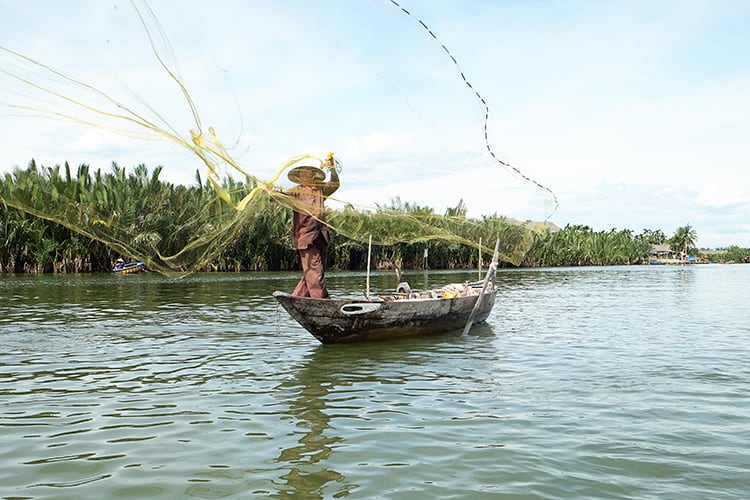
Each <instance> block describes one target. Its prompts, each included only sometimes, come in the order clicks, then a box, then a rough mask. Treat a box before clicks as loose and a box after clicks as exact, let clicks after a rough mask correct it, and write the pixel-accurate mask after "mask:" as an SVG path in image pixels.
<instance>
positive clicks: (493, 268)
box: [462, 237, 500, 335]
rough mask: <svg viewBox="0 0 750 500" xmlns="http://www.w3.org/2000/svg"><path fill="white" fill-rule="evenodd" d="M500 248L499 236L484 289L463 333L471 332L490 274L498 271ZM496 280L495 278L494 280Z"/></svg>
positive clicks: (485, 278) (485, 277)
mask: <svg viewBox="0 0 750 500" xmlns="http://www.w3.org/2000/svg"><path fill="white" fill-rule="evenodd" d="M499 248H500V238H499V237H498V238H497V241H496V242H495V252H494V253H493V254H492V263H491V264H490V267H489V269H487V274H486V275H485V276H484V283H482V291H481V292H480V293H479V297H477V301H476V302H475V303H474V309H472V310H471V314H470V315H469V320H468V321H467V322H466V326H465V327H464V331H463V334H462V335H466V334H467V333H469V330H471V325H472V324H473V323H474V318H475V317H476V315H477V311H479V308H480V307H482V303H484V295H485V292H486V291H487V285H489V283H490V276H494V275H495V273H496V272H497V258H498V255H497V252H498V249H499ZM493 281H494V280H493Z"/></svg>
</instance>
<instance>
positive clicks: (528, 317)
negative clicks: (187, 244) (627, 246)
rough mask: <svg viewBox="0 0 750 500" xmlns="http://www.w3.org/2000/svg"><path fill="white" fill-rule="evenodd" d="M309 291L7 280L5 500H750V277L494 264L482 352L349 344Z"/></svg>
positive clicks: (458, 346) (354, 283)
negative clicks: (303, 318) (297, 310)
mask: <svg viewBox="0 0 750 500" xmlns="http://www.w3.org/2000/svg"><path fill="white" fill-rule="evenodd" d="M475 277H476V273H466V272H463V273H462V272H430V273H429V274H424V273H422V272H413V273H411V274H408V273H407V275H406V276H405V278H406V279H408V280H409V282H410V283H411V285H412V288H423V287H425V286H427V285H439V284H441V283H445V282H455V281H462V280H464V279H474V278H475ZM372 279H373V284H372V285H371V286H373V288H374V289H375V290H378V287H380V289H381V290H385V289H391V288H393V287H394V286H395V284H396V278H395V276H392V275H390V274H377V275H374V276H373V277H372ZM296 280H297V276H296V275H293V274H201V275H193V276H190V277H187V278H183V279H181V280H174V279H169V278H165V277H162V276H159V275H155V274H143V275H131V276H109V275H89V276H8V275H0V342H1V345H2V353H0V498H5V499H8V498H30V499H31V498H33V499H47V498H108V499H110V498H111V499H118V498H138V499H141V498H185V497H196V498H232V497H233V498H267V497H276V498H343V497H349V498H389V499H390V498H418V497H432V498H472V499H473V498H503V497H507V498H660V499H661V498H679V499H685V498H695V499H704V498H712V499H717V498H748V497H750V479H749V478H750V381H749V380H750V363H748V360H750V307H749V306H748V291H749V290H750V266H745V265H733V266H719V265H695V266H684V267H678V266H675V267H672V266H632V267H610V268H580V269H543V270H501V271H500V273H499V275H498V284H499V287H500V291H499V294H498V300H497V302H496V306H495V309H494V311H493V313H492V315H491V316H490V318H489V319H488V321H487V322H486V323H485V324H483V325H478V326H476V327H474V328H473V329H472V330H471V332H470V333H469V334H468V335H465V336H462V335H461V332H453V333H447V334H441V335H438V336H434V337H429V338H416V339H408V340H401V341H387V342H382V343H372V344H359V345H344V346H322V345H320V344H319V343H318V342H317V341H316V340H315V339H314V338H313V337H312V336H310V335H309V334H307V333H306V332H305V331H304V330H302V329H301V327H299V326H298V325H297V324H296V323H294V322H293V320H291V318H289V316H287V314H286V313H285V312H284V311H283V310H282V311H280V310H278V308H277V306H276V304H275V302H274V301H273V299H272V298H271V296H270V294H271V292H272V291H273V290H276V289H280V290H290V289H291V288H292V287H293V286H294V284H295V283H296ZM364 282H365V280H364V277H363V276H362V275H361V274H350V273H339V274H336V273H333V274H331V275H330V276H329V288H330V289H331V292H332V293H333V294H334V295H344V294H346V295H352V294H357V293H359V291H360V290H362V289H363V288H364V287H365V283H364Z"/></svg>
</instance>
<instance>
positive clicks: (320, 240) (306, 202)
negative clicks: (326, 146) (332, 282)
mask: <svg viewBox="0 0 750 500" xmlns="http://www.w3.org/2000/svg"><path fill="white" fill-rule="evenodd" d="M324 166H325V167H326V168H327V169H328V172H329V173H330V176H331V178H330V180H329V181H327V182H326V181H325V179H326V174H325V172H324V171H323V170H322V169H320V168H319V167H318V166H312V165H299V166H297V167H295V168H293V169H292V170H291V171H290V172H289V174H288V175H287V177H288V178H289V180H290V181H292V182H294V183H295V184H297V186H295V187H294V188H292V189H291V190H289V191H284V192H283V194H285V195H287V196H290V197H292V198H293V200H294V201H293V202H292V206H293V208H294V249H295V250H297V251H299V256H300V261H301V263H302V279H300V280H299V283H297V286H296V288H295V289H294V291H293V292H292V295H295V296H297V297H313V298H317V299H327V298H330V295H329V294H328V289H327V288H326V280H325V271H326V268H327V259H328V242H329V241H330V235H329V233H328V226H326V224H325V213H324V212H325V208H324V205H323V203H324V201H325V199H326V198H328V197H329V196H331V195H332V194H333V193H334V192H335V191H336V190H337V189H338V188H339V186H340V183H339V176H338V173H337V172H336V164H335V160H334V157H333V153H329V154H328V157H327V158H326V160H325V163H324Z"/></svg>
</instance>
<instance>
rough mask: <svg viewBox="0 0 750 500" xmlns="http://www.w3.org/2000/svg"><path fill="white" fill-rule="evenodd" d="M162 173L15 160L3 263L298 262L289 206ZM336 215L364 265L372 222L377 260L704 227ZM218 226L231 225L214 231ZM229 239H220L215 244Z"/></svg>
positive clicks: (63, 269)
mask: <svg viewBox="0 0 750 500" xmlns="http://www.w3.org/2000/svg"><path fill="white" fill-rule="evenodd" d="M160 173H161V168H156V169H154V170H153V171H152V172H149V171H148V169H147V168H146V167H145V166H143V165H140V166H138V167H136V168H135V169H134V170H133V172H131V173H130V174H127V173H126V171H125V169H124V168H121V167H119V166H118V165H117V164H113V166H112V171H111V172H108V173H102V172H101V170H96V171H93V172H92V171H90V169H89V168H88V166H86V165H81V166H79V167H78V169H77V170H76V171H75V172H72V171H71V168H70V166H69V165H68V164H65V165H63V166H62V167H61V166H55V167H39V166H37V165H36V163H35V162H33V161H32V162H31V163H30V164H29V166H28V168H26V169H20V168H16V169H15V170H14V171H13V172H12V173H9V174H6V175H5V176H4V178H2V180H0V202H1V203H0V238H2V248H1V250H0V269H2V271H3V272H13V273H23V272H26V273H42V272H45V273H46V272H57V273H78V272H97V271H108V270H109V269H110V268H111V266H112V262H113V261H114V260H115V259H116V258H117V257H120V256H123V257H125V258H126V259H137V260H146V262H147V264H148V263H149V261H151V262H153V263H155V262H156V260H155V259H159V260H158V261H159V262H166V263H170V262H179V261H178V260H177V258H178V257H179V258H183V260H185V261H187V259H188V258H189V259H192V261H194V262H199V263H200V265H199V266H198V267H197V268H194V269H191V270H199V271H240V270H250V271H263V270H270V271H278V270H295V269H298V266H299V264H298V257H297V254H296V252H295V251H294V250H292V248H291V226H292V222H291V218H292V212H291V209H290V208H288V207H286V206H284V205H282V204H279V203H274V202H272V201H271V200H270V199H269V198H267V197H264V198H262V199H259V200H258V203H257V205H256V206H254V207H253V208H254V210H253V211H252V212H249V211H248V214H247V215H246V216H240V217H238V216H237V213H236V212H234V211H233V210H232V209H231V208H229V207H228V206H227V205H226V204H225V203H223V202H221V201H220V200H219V199H218V197H217V196H216V193H215V191H214V190H213V188H212V186H211V184H210V183H208V182H202V181H201V178H200V175H198V174H196V183H195V185H193V186H189V187H186V186H182V185H173V184H171V183H168V182H164V181H162V180H160V179H159V175H160ZM223 187H225V188H227V190H228V191H229V192H231V193H233V196H236V197H237V199H239V198H241V197H242V196H243V195H244V194H246V193H247V191H248V189H249V188H251V187H254V186H250V185H245V184H242V183H237V182H236V181H234V180H232V179H231V178H227V179H225V180H224V186H223ZM328 220H329V223H330V225H331V227H332V229H333V232H334V234H335V237H334V238H333V241H332V243H331V247H330V249H329V263H330V265H331V267H332V268H337V269H364V268H365V266H366V264H367V246H368V245H367V241H366V240H365V239H364V238H363V237H362V235H366V234H371V235H373V238H375V241H374V246H373V250H372V256H371V260H372V266H373V267H376V268H401V269H410V268H411V269H414V268H422V267H430V268H439V269H448V268H463V267H476V265H477V263H478V262H477V261H478V259H479V252H478V251H477V248H476V242H478V241H480V240H482V241H484V246H485V248H484V250H485V252H486V251H487V250H488V247H489V246H490V245H491V243H494V239H495V236H496V235H500V236H501V242H502V243H501V250H502V254H503V255H508V256H510V255H514V253H515V255H516V256H515V258H513V259H507V260H508V262H505V263H504V265H510V264H509V262H511V261H512V262H513V265H520V266H527V267H540V266H580V265H619V264H638V263H643V262H647V261H648V259H649V258H650V252H651V246H652V245H653V244H666V243H668V244H670V245H671V246H672V248H674V249H675V250H676V251H683V252H685V253H686V254H688V253H689V254H691V255H695V254H696V249H695V242H696V240H697V235H696V233H695V230H694V229H692V228H691V227H690V226H689V225H687V226H685V227H682V228H679V229H678V230H677V231H676V232H675V235H674V236H673V237H672V238H669V239H668V238H666V236H665V235H664V233H662V232H661V231H660V230H656V231H654V230H644V231H643V232H642V233H640V234H634V233H633V232H632V231H630V230H616V229H612V230H610V231H598V232H597V231H593V230H592V229H591V228H589V227H587V226H566V227H565V228H563V229H561V230H558V231H548V230H546V229H545V230H539V229H538V228H536V229H535V230H531V229H529V224H527V225H523V224H518V223H516V222H515V221H512V220H508V219H506V218H505V217H501V216H497V215H492V216H483V217H482V218H480V219H470V218H468V217H467V216H466V206H465V205H464V204H463V202H459V204H458V205H457V206H456V207H454V208H451V209H449V210H447V212H446V213H445V214H436V213H435V212H434V210H432V209H431V208H429V207H421V206H418V205H415V204H411V203H408V202H402V201H401V200H400V199H395V200H391V201H390V203H389V204H387V205H384V206H382V207H378V209H377V210H375V211H373V212H370V211H360V210H356V209H355V208H354V207H352V206H347V207H345V208H344V209H342V210H331V211H330V213H329V216H328ZM219 223H221V224H219ZM217 228H220V229H217ZM217 231H219V232H220V233H221V234H219V235H216V234H214V233H215V232H217ZM219 239H221V241H222V242H221V244H217V245H214V246H213V247H210V246H207V245H206V242H208V241H212V240H216V241H219ZM466 242H473V243H474V245H475V246H474V247H472V246H471V245H468V244H466ZM426 248H427V249H428V251H429V252H428V257H427V259H425V249H426ZM209 249H212V250H213V251H209ZM519 251H521V252H522V253H521V254H520V255H518V252H519ZM191 252H193V254H192V255H191ZM717 255H723V258H724V260H735V261H743V260H746V259H747V258H748V256H750V250H748V249H740V248H737V247H731V248H730V249H728V250H727V251H726V252H724V253H721V254H715V255H714V258H717V259H718V257H716V256H717ZM485 261H486V257H485ZM175 266H177V265H175ZM176 268H178V267H176Z"/></svg>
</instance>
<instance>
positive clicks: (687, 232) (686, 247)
mask: <svg viewBox="0 0 750 500" xmlns="http://www.w3.org/2000/svg"><path fill="white" fill-rule="evenodd" d="M697 241H698V233H696V231H695V229H693V227H692V226H691V225H690V224H686V225H684V226H682V227H678V228H677V230H675V232H674V236H672V238H671V239H670V240H669V244H670V245H671V246H672V248H675V249H678V248H679V249H680V251H681V252H682V255H683V257H682V258H683V259H685V260H687V256H688V254H689V253H690V251H691V250H692V249H694V248H695V244H696V242H697Z"/></svg>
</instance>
